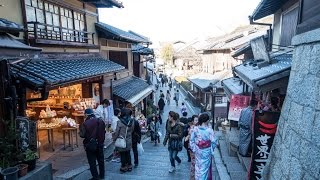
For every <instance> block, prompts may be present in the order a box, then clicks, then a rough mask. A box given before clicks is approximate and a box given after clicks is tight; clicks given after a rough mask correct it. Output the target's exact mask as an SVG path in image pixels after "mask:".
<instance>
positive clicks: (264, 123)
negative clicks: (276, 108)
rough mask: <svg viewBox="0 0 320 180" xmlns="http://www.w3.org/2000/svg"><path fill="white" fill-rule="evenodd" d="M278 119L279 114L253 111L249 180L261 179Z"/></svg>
mask: <svg viewBox="0 0 320 180" xmlns="http://www.w3.org/2000/svg"><path fill="white" fill-rule="evenodd" d="M279 117H280V112H270V111H266V112H262V113H260V112H259V111H255V118H254V122H253V150H252V157H251V166H250V167H251V169H250V171H249V177H250V178H249V179H257V180H258V179H261V175H262V172H263V169H264V167H265V164H266V162H267V160H268V157H269V153H270V149H271V147H272V143H273V139H274V136H275V134H276V131H277V122H278V120H279Z"/></svg>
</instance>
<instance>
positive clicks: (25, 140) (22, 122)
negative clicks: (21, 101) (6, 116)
mask: <svg viewBox="0 0 320 180" xmlns="http://www.w3.org/2000/svg"><path fill="white" fill-rule="evenodd" d="M16 123H17V124H16V126H17V129H18V132H19V134H18V137H19V147H20V149H21V150H22V151H25V150H27V148H28V147H29V120H28V119H26V118H22V117H21V118H17V120H16Z"/></svg>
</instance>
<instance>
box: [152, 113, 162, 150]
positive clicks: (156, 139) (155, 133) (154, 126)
mask: <svg viewBox="0 0 320 180" xmlns="http://www.w3.org/2000/svg"><path fill="white" fill-rule="evenodd" d="M150 129H151V134H152V136H153V139H154V145H155V146H156V145H157V143H160V136H159V130H160V123H159V120H158V118H155V119H154V120H153V121H152V122H151V124H150Z"/></svg>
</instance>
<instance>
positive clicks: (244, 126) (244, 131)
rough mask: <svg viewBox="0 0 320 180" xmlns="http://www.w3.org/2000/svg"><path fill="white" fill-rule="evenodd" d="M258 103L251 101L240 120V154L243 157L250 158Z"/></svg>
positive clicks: (241, 114)
mask: <svg viewBox="0 0 320 180" xmlns="http://www.w3.org/2000/svg"><path fill="white" fill-rule="evenodd" d="M257 104H258V102H257V101H256V100H251V101H250V105H249V106H248V107H247V108H244V109H242V111H241V113H240V118H239V127H240V137H239V154H240V155H241V156H247V157H248V156H250V151H251V150H252V149H250V147H251V143H252V142H251V137H252V134H251V132H252V120H253V113H254V110H255V109H256V107H257Z"/></svg>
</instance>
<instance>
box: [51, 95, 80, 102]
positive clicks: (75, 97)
mask: <svg viewBox="0 0 320 180" xmlns="http://www.w3.org/2000/svg"><path fill="white" fill-rule="evenodd" d="M48 99H70V100H79V101H81V99H82V97H81V96H49V97H48Z"/></svg>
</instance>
